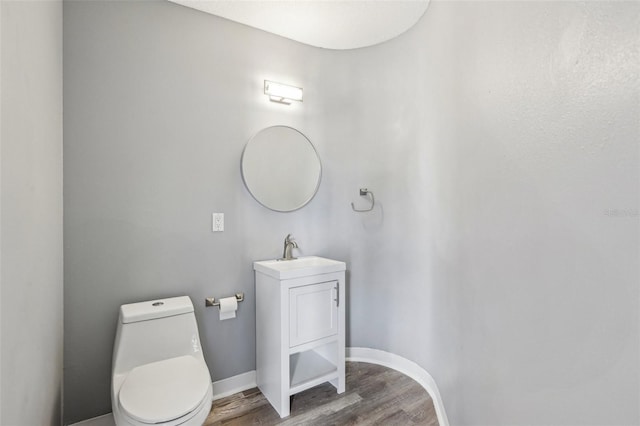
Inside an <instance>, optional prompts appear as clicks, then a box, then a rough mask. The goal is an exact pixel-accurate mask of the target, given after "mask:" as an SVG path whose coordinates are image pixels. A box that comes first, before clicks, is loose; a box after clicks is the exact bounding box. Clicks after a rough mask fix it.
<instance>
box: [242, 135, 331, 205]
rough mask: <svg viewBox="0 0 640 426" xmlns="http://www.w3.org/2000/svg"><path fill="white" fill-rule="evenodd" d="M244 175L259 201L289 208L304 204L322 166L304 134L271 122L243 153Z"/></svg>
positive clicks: (314, 187) (310, 197)
mask: <svg viewBox="0 0 640 426" xmlns="http://www.w3.org/2000/svg"><path fill="white" fill-rule="evenodd" d="M241 167H242V179H243V180H244V184H245V185H246V187H247V189H248V190H249V192H250V193H251V195H252V196H253V198H255V199H256V201H258V202H259V203H260V204H262V205H263V206H265V207H267V208H269V209H271V210H275V211H279V212H290V211H293V210H297V209H299V208H301V207H303V206H305V205H306V204H307V203H308V202H309V201H311V199H312V198H313V196H314V195H315V194H316V191H317V190H318V186H319V185H320V176H321V174H322V166H321V165H320V157H318V153H317V152H316V149H315V148H314V147H313V145H312V144H311V141H309V139H307V137H306V136H305V135H303V134H302V133H300V132H299V131H297V130H296V129H293V128H291V127H287V126H272V127H267V128H265V129H262V130H260V131H259V132H258V133H257V134H256V135H255V136H254V137H252V138H251V139H250V140H249V142H247V145H246V146H245V148H244V152H243V153H242V164H241Z"/></svg>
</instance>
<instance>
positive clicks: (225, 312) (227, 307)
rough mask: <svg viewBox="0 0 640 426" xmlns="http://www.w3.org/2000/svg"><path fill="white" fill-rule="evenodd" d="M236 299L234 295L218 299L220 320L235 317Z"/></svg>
mask: <svg viewBox="0 0 640 426" xmlns="http://www.w3.org/2000/svg"><path fill="white" fill-rule="evenodd" d="M236 310H238V299H236V297H235V296H231V297H225V298H224V299H220V321H222V320H227V319H231V318H235V317H236Z"/></svg>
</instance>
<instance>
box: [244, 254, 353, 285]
mask: <svg viewBox="0 0 640 426" xmlns="http://www.w3.org/2000/svg"><path fill="white" fill-rule="evenodd" d="M253 269H255V270H256V271H258V272H262V273H263V274H266V275H269V276H271V277H274V278H277V279H279V280H287V279H290V278H299V277H307V276H310V275H319V274H328V273H331V272H338V271H344V270H345V269H347V265H346V264H345V263H344V262H340V261H338V260H331V259H325V258H324V257H318V256H306V257H299V258H297V259H293V260H263V261H260V262H253Z"/></svg>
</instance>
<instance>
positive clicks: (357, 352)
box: [346, 348, 449, 426]
mask: <svg viewBox="0 0 640 426" xmlns="http://www.w3.org/2000/svg"><path fill="white" fill-rule="evenodd" d="M346 352H347V355H346V357H347V361H355V362H368V363H370V364H378V365H383V366H385V367H389V368H393V369H394V370H397V371H399V372H401V373H402V374H405V375H407V376H409V377H411V378H412V379H413V380H415V381H416V382H418V384H419V385H420V386H422V387H423V388H424V389H425V390H426V391H427V393H428V394H429V396H431V399H432V400H433V406H434V408H435V409H436V415H437V416H438V423H439V424H440V426H449V419H447V413H446V412H445V410H444V404H443V403H442V397H441V396H440V391H438V386H437V385H436V382H435V380H433V377H431V375H430V374H429V373H427V372H426V371H425V369H423V368H422V367H420V366H419V365H418V364H416V363H415V362H413V361H409V360H408V359H406V358H403V357H401V356H399V355H395V354H392V353H389V352H385V351H380V350H377V349H369V348H347V349H346Z"/></svg>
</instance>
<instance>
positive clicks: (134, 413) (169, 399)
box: [118, 355, 211, 424]
mask: <svg viewBox="0 0 640 426" xmlns="http://www.w3.org/2000/svg"><path fill="white" fill-rule="evenodd" d="M210 380H211V379H210V377H209V370H208V369H207V367H206V365H205V364H204V362H203V361H202V360H199V359H197V358H195V357H193V356H190V355H186V356H180V357H177V358H170V359H167V360H163V361H158V362H153V363H150V364H145V365H141V366H139V367H136V368H134V369H133V370H131V371H130V372H129V374H127V377H126V378H125V380H124V382H123V384H122V387H121V388H120V392H119V393H118V402H119V406H120V408H122V411H123V413H124V414H126V415H127V416H128V417H130V418H131V419H133V420H136V421H138V422H141V423H146V424H154V423H167V422H171V421H172V420H177V419H179V418H181V417H184V416H187V415H188V414H189V413H191V412H192V411H194V410H196V409H197V408H198V407H200V406H201V404H202V401H203V400H204V399H205V398H206V397H207V393H208V390H209V388H210V386H211V383H210ZM185 420H186V419H185Z"/></svg>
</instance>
